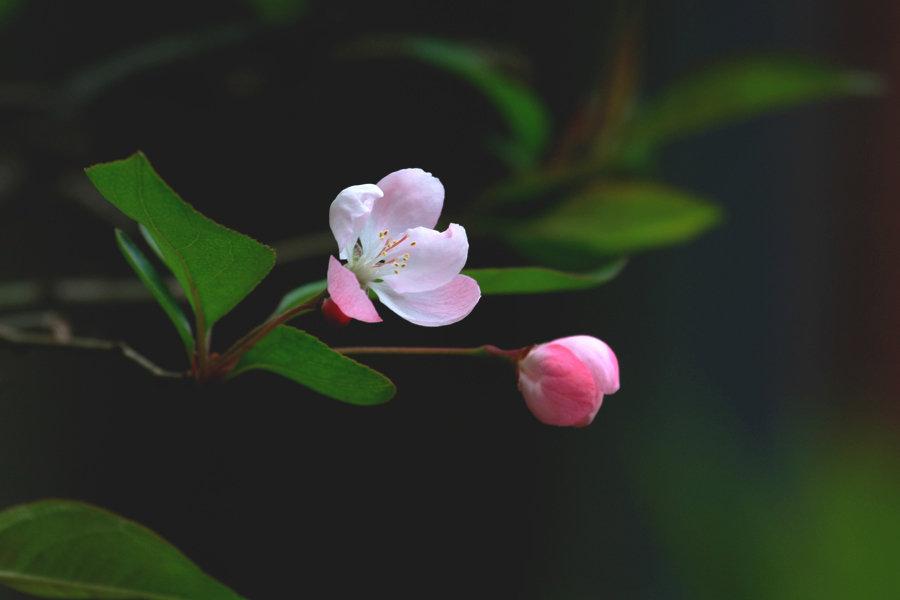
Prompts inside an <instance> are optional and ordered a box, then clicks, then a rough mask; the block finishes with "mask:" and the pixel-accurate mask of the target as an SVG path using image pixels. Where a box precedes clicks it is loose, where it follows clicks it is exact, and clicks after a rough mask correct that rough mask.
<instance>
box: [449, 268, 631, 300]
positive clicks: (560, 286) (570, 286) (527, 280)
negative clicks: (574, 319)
mask: <svg viewBox="0 0 900 600" xmlns="http://www.w3.org/2000/svg"><path fill="white" fill-rule="evenodd" d="M626 262H627V261H626V260H625V259H618V260H612V261H609V263H607V264H606V265H604V266H603V267H601V268H599V269H595V270H593V271H590V272H587V273H566V272H564V271H556V270H553V269H547V268H544V267H506V268H490V269H466V270H465V271H463V273H464V274H466V275H468V276H469V277H472V278H473V279H475V281H477V282H478V285H479V287H481V293H482V294H498V295H499V294H545V293H549V292H568V291H573V290H584V289H588V288H592V287H597V286H598V285H601V284H604V283H606V282H608V281H611V280H613V279H615V278H616V276H618V274H619V273H621V272H622V269H624V268H625V263H626Z"/></svg>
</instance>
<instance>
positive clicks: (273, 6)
mask: <svg viewBox="0 0 900 600" xmlns="http://www.w3.org/2000/svg"><path fill="white" fill-rule="evenodd" d="M246 2H247V3H248V4H249V5H250V6H251V7H252V8H253V10H254V11H255V12H256V14H257V16H258V17H259V18H260V19H261V20H262V21H265V22H266V23H271V24H273V25H289V24H291V23H293V22H294V21H296V20H297V19H299V18H300V17H301V16H303V13H305V12H306V10H307V9H308V8H309V2H308V0H246Z"/></svg>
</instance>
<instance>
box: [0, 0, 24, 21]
mask: <svg viewBox="0 0 900 600" xmlns="http://www.w3.org/2000/svg"><path fill="white" fill-rule="evenodd" d="M23 4H25V0H0V27H2V26H3V25H6V23H7V22H8V21H9V20H10V18H11V17H13V16H14V15H15V14H16V12H17V11H18V10H19V9H20V8H21V7H22V5H23Z"/></svg>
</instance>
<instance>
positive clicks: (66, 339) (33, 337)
mask: <svg viewBox="0 0 900 600" xmlns="http://www.w3.org/2000/svg"><path fill="white" fill-rule="evenodd" d="M0 340H3V341H5V342H8V343H10V344H19V345H24V346H47V347H54V348H79V349H83V350H117V351H119V352H121V353H122V356H124V357H125V358H127V359H129V360H131V361H133V362H135V363H137V364H138V365H140V366H141V367H143V368H144V369H145V370H146V371H149V372H150V373H152V374H153V375H156V376H157V377H166V378H169V379H182V378H184V377H185V376H186V374H185V373H178V372H176V371H168V370H166V369H163V368H162V367H160V366H158V365H157V364H156V363H154V362H152V361H151V360H150V359H148V358H147V357H145V356H144V355H143V354H141V353H140V352H138V351H137V350H135V349H134V348H132V347H131V346H129V345H128V344H126V343H125V342H120V341H115V340H103V339H98V338H86V337H71V336H60V335H59V334H53V333H34V332H30V331H23V330H21V329H16V328H15V327H11V326H9V325H4V324H0Z"/></svg>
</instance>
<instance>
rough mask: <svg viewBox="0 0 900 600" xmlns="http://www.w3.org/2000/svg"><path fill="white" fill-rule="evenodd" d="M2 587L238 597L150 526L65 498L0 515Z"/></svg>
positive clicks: (137, 599)
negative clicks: (65, 499) (149, 527)
mask: <svg viewBox="0 0 900 600" xmlns="http://www.w3.org/2000/svg"><path fill="white" fill-rule="evenodd" d="M0 582H2V583H4V584H5V585H8V586H9V587H11V588H14V589H16V590H18V591H20V592H24V593H26V594H31V595H34V596H38V597H41V598H103V599H106V600H115V599H120V600H126V599H128V600H198V599H201V598H202V599H203V600H241V597H240V596H238V595H237V594H235V593H234V592H233V591H231V590H230V589H228V588H227V587H225V586H224V585H222V584H220V583H218V582H217V581H215V580H214V579H212V578H211V577H209V576H208V575H206V574H205V573H204V572H203V571H201V570H200V568H199V567H197V565H195V564H194V563H192V562H191V561H190V560H189V559H188V558H187V557H186V556H184V555H183V554H182V553H181V552H179V551H178V550H177V549H175V548H174V547H173V546H171V545H170V544H169V543H168V542H166V541H165V540H163V539H162V538H160V537H159V536H158V535H156V534H155V533H153V532H152V531H150V530H149V529H146V528H145V527H143V526H141V525H139V524H137V523H134V522H132V521H129V520H127V519H124V518H122V517H120V516H118V515H114V514H112V513H109V512H107V511H105V510H102V509H99V508H96V507H93V506H89V505H87V504H81V503H79V502H70V501H63V500H44V501H41V502H35V503H32V504H25V505H21V506H16V507H13V508H10V509H7V510H5V511H3V512H0Z"/></svg>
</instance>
